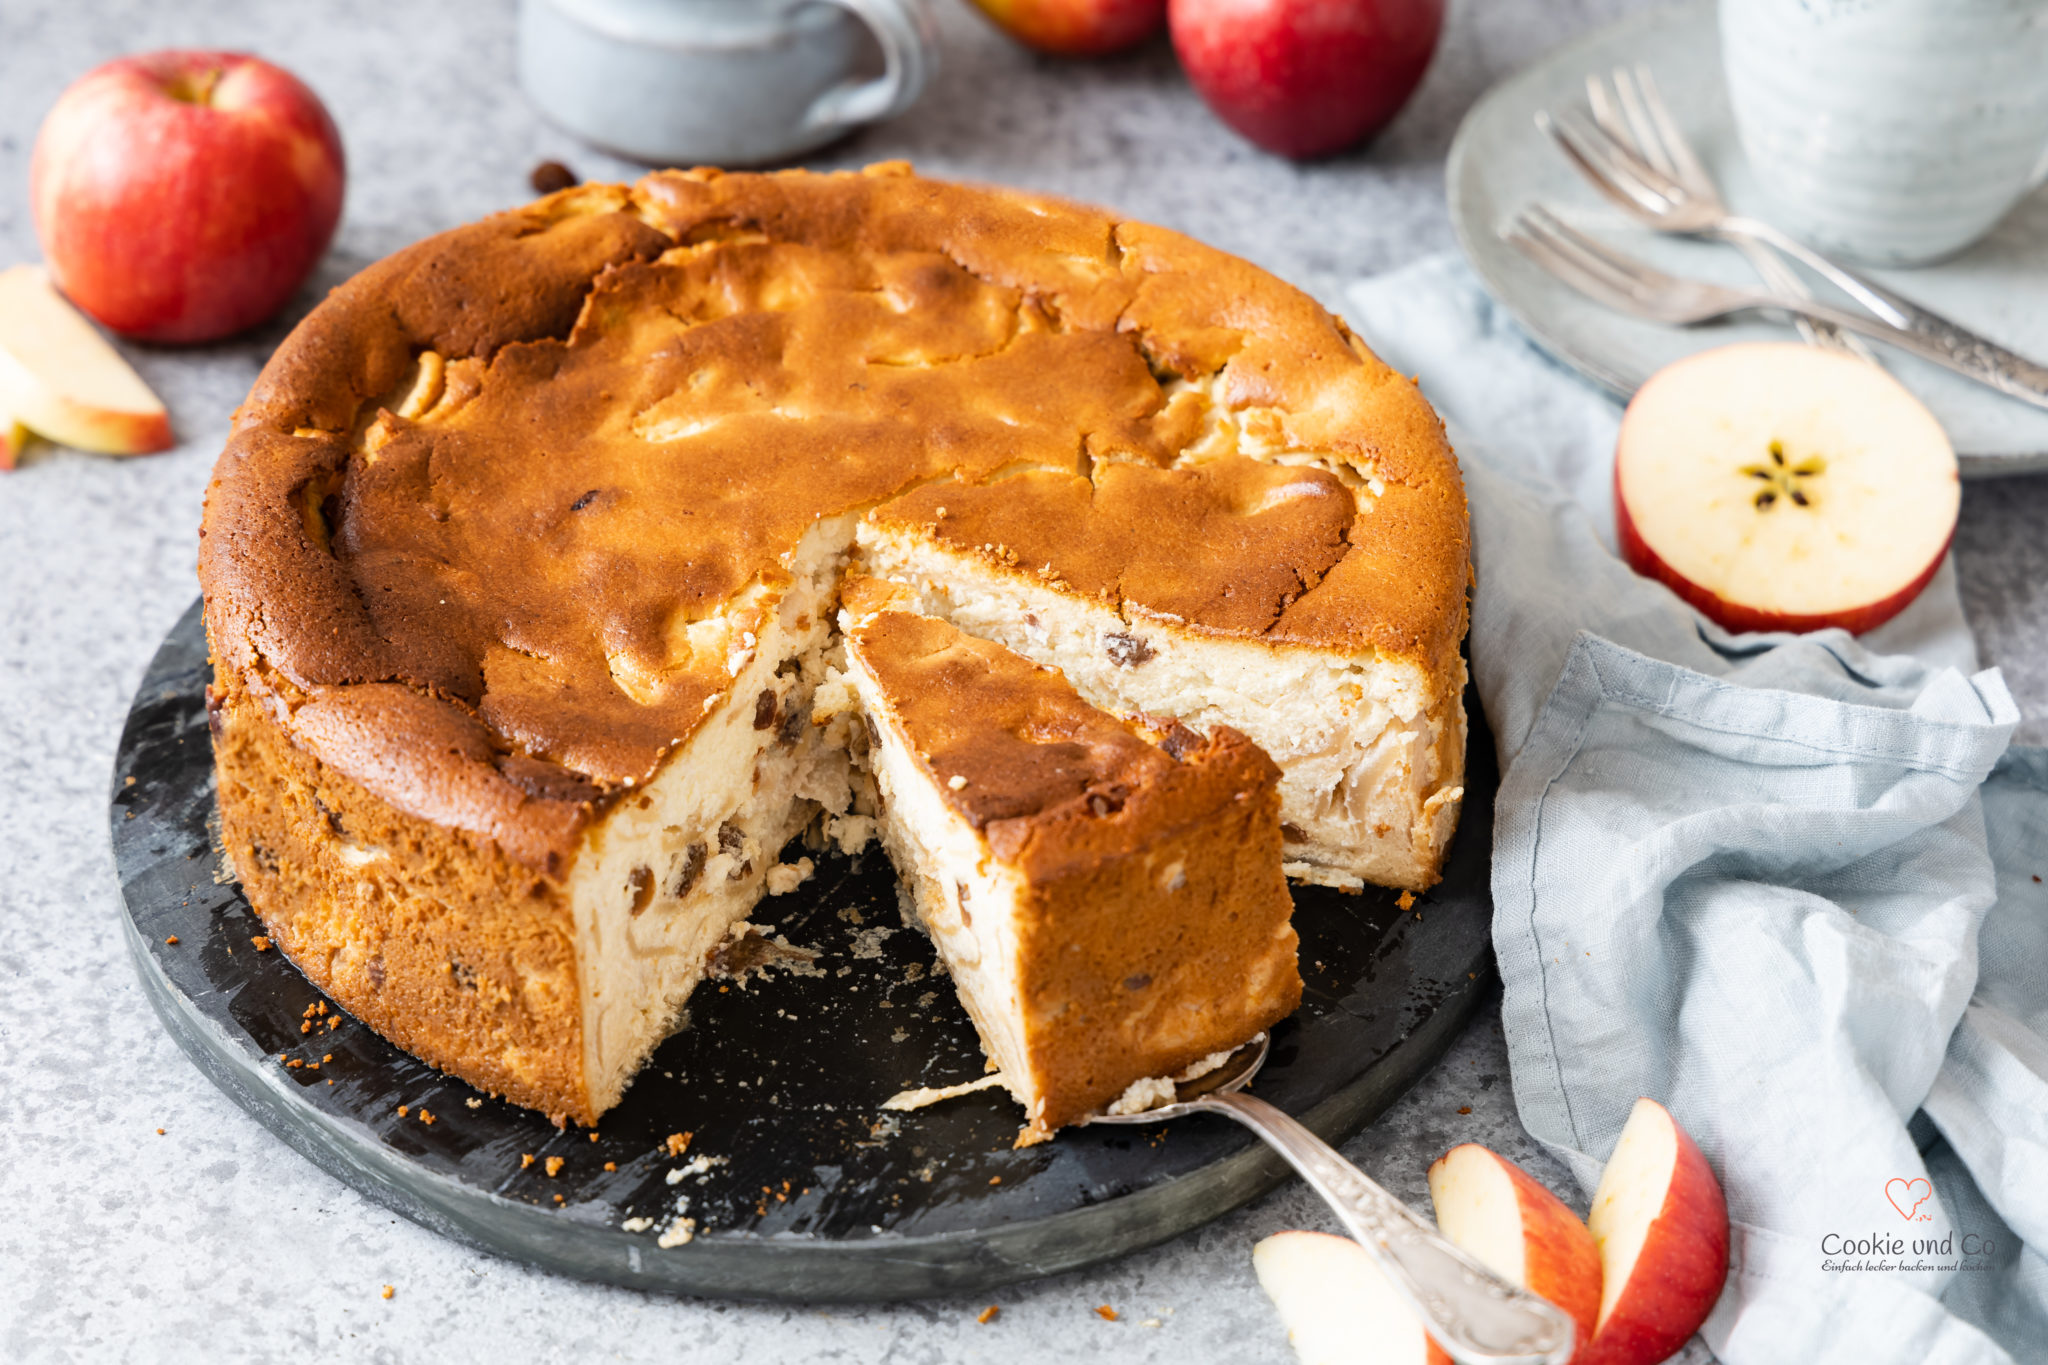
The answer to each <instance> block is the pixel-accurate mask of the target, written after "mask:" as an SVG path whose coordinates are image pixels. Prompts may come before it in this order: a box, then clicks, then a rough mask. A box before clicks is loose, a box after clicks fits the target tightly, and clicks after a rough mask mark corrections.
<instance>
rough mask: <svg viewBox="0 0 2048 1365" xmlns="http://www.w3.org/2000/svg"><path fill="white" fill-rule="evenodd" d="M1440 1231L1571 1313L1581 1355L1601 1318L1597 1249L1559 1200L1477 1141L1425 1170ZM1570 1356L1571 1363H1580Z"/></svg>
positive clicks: (1502, 1273)
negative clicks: (1598, 1319) (1595, 1322)
mask: <svg viewBox="0 0 2048 1365" xmlns="http://www.w3.org/2000/svg"><path fill="white" fill-rule="evenodd" d="M1429 1198H1430V1202H1431V1203H1433V1204H1434V1205H1435V1206H1436V1225H1437V1228H1438V1229H1439V1230H1440V1231H1441V1232H1442V1233H1443V1234H1444V1236H1446V1237H1448V1238H1450V1239H1451V1240H1452V1241H1453V1242H1456V1243H1457V1244H1458V1245H1459V1246H1461V1247H1463V1248H1464V1249H1465V1250H1467V1251H1469V1252H1471V1253H1472V1254H1473V1255H1474V1256H1477V1257H1478V1258H1479V1259H1480V1261H1482V1262H1483V1263H1484V1264H1485V1265H1486V1267H1487V1268H1488V1269H1489V1270H1492V1271H1493V1272H1494V1273H1495V1274H1496V1275H1499V1276H1500V1277H1501V1278H1502V1279H1504V1280H1507V1281H1509V1282H1510V1283H1512V1284H1517V1285H1520V1286H1521V1287H1522V1288H1524V1289H1527V1290H1528V1291H1529V1292H1530V1293H1532V1294H1539V1295H1541V1296H1542V1297H1544V1298H1546V1299H1549V1300H1550V1301H1551V1302H1552V1303H1554V1304H1556V1305H1557V1306H1558V1307H1559V1308H1562V1309H1564V1311H1565V1312H1567V1313H1569V1314H1571V1318H1572V1324H1573V1326H1575V1327H1576V1328H1577V1329H1578V1342H1579V1350H1580V1353H1583V1351H1584V1349H1585V1346H1586V1344H1587V1343H1588V1342H1590V1341H1592V1339H1593V1323H1594V1321H1595V1319H1596V1318H1597V1317H1598V1316H1599V1313H1600V1249H1599V1247H1597V1246H1596V1245H1594V1242H1593V1234H1592V1233H1590V1232H1588V1231H1587V1230H1586V1225H1585V1224H1584V1223H1582V1222H1580V1221H1579V1216H1578V1215H1577V1214H1576V1213H1573V1212H1572V1211H1571V1210H1570V1209H1569V1208H1567V1207H1566V1206H1565V1204H1564V1202H1563V1201H1562V1200H1560V1199H1559V1198H1558V1197H1557V1196H1556V1195H1554V1194H1552V1193H1551V1192H1550V1191H1549V1190H1547V1189H1545V1188H1544V1187H1543V1186H1542V1185H1541V1184H1539V1183H1538V1182H1537V1181H1536V1180H1534V1179H1532V1178H1531V1177H1530V1176H1529V1175H1528V1174H1527V1173H1526V1172H1525V1171H1523V1170H1522V1168H1521V1167H1519V1166H1517V1165H1515V1163H1514V1162H1512V1161H1509V1160H1508V1159H1507V1158H1506V1157H1504V1156H1501V1155H1500V1154H1499V1153H1497V1152H1491V1151H1488V1150H1487V1149H1486V1148H1484V1147H1481V1146H1480V1145H1479V1144H1478V1143H1476V1142H1467V1143H1464V1144H1462V1145H1460V1146H1457V1147H1453V1148H1451V1150H1450V1151H1448V1152H1445V1153H1444V1154H1443V1155H1442V1156H1441V1157H1438V1158H1437V1160H1436V1164H1435V1165H1433V1166H1431V1167H1430V1168H1429ZM1577 1358H1578V1355H1577V1354H1575V1355H1574V1357H1573V1359H1575V1360H1576V1359H1577Z"/></svg>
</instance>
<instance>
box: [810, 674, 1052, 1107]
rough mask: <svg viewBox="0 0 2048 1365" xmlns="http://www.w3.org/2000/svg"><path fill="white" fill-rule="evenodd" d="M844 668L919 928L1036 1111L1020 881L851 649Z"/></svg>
mask: <svg viewBox="0 0 2048 1365" xmlns="http://www.w3.org/2000/svg"><path fill="white" fill-rule="evenodd" d="M847 673H848V676H849V677H850V678H851V679H852V681H853V684H854V688H855V690H856V691H857V692H858V694H859V698H860V704H861V709H862V711H863V713H864V714H865V715H866V717H867V718H868V720H869V722H870V723H872V724H873V725H874V727H875V730H874V735H875V742H873V743H871V744H869V745H868V747H867V753H866V757H865V765H866V767H867V770H868V772H869V773H871V774H872V778H873V781H874V783H875V785H876V787H877V788H879V790H880V795H881V802H880V804H881V806H882V807H883V809H885V810H886V811H887V812H888V818H886V819H884V820H883V821H882V822H881V836H882V845H883V847H884V848H885V849H886V850H887V851H888V854H889V861H890V863H891V865H892V866H894V867H895V869H896V875H897V876H898V877H900V878H901V879H902V880H903V884H904V889H905V890H906V891H907V892H908V896H909V900H910V902H911V904H912V905H913V906H914V908H915V920H916V923H917V925H918V927H919V928H921V929H923V930H924V932H925V933H926V934H928V935H930V936H931V939H932V941H933V946H934V947H936V948H937V950H938V954H939V959H940V961H942V962H944V963H945V964H946V968H947V970H948V971H949V972H950V973H951V975H952V978H953V987H954V989H955V990H956V991H957V992H958V993H959V996H960V1003H961V1005H962V1006H964V1007H965V1008H966V1010H967V1014H968V1017H969V1018H971V1019H972V1020H973V1021H974V1027H975V1030H976V1031H977V1032H978V1033H979V1034H980V1035H981V1043H982V1049H983V1051H985V1052H986V1053H987V1054H988V1057H989V1060H990V1061H992V1062H994V1063H995V1065H996V1068H997V1070H998V1071H999V1072H1000V1074H1001V1075H1002V1077H1003V1084H1004V1086H1005V1087H1006V1088H1007V1089H1008V1090H1009V1092H1010V1094H1011V1095H1012V1096H1013V1097H1015V1099H1016V1101H1017V1103H1019V1104H1021V1105H1023V1106H1024V1109H1025V1112H1026V1113H1027V1114H1031V1115H1032V1116H1034V1117H1035V1116H1036V1115H1037V1114H1038V1113H1039V1112H1040V1110H1041V1109H1042V1101H1041V1100H1040V1098H1039V1093H1038V1092H1039V1084H1038V1077H1037V1074H1036V1071H1035V1069H1034V1068H1033V1066H1032V1064H1031V1057H1030V1053H1029V1050H1028V1048H1027V1046H1026V1039H1025V1037H1024V1032H1023V1023H1024V1018H1025V1005H1024V994H1023V990H1022V987H1021V985H1020V984H1019V981H1018V978H1017V964H1018V944H1017V935H1016V919H1015V910H1014V907H1015V904H1016V901H1017V898H1018V895H1019V892H1020V891H1021V890H1022V887H1021V885H1020V884H1019V882H1018V878H1017V875H1016V873H1015V872H1013V871H1011V870H1010V869H1009V868H1007V867H1005V866H1004V865H1003V864H1001V863H1000V862H997V861H996V860H994V859H991V858H989V857H988V856H987V853H986V851H985V850H984V848H983V847H982V841H981V836H980V834H979V833H977V832H976V830H975V829H974V827H973V826H972V825H971V824H969V823H968V821H967V820H966V819H965V818H964V817H963V816H961V815H960V814H959V812H957V811H955V810H954V809H953V808H952V807H951V806H949V805H948V804H947V803H946V802H945V800H944V799H943V798H941V797H940V796H939V794H938V792H937V790H936V789H935V788H934V787H933V786H932V784H931V781H930V780H929V779H928V778H927V777H926V776H925V774H924V773H923V772H921V771H920V770H919V768H918V763H917V759H916V757H915V756H914V754H913V749H914V745H913V744H912V743H911V741H910V739H909V737H908V736H907V735H906V734H905V733H904V732H903V727H902V725H901V723H900V722H899V721H898V720H897V719H896V717H895V716H894V714H893V713H892V711H891V708H890V707H889V705H888V704H887V702H886V700H885V699H884V696H885V694H884V692H883V689H882V688H881V685H880V684H879V683H878V682H877V681H876V679H875V677H874V675H873V674H872V673H870V672H869V671H868V670H867V669H866V668H865V667H863V666H862V665H861V662H860V659H859V656H858V654H857V653H856V652H854V651H851V650H849V651H848V656H847ZM905 918H910V916H906V917H905Z"/></svg>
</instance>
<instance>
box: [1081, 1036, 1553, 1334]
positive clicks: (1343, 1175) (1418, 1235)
mask: <svg viewBox="0 0 2048 1365" xmlns="http://www.w3.org/2000/svg"><path fill="white" fill-rule="evenodd" d="M1265 1061H1266V1040H1265V1039H1264V1038H1260V1039H1259V1040H1258V1041H1257V1042H1254V1043H1249V1044H1246V1045H1245V1046H1244V1047H1241V1048H1239V1049H1238V1050H1237V1051H1236V1052H1235V1053H1233V1054H1232V1055H1231V1058H1230V1060H1229V1061H1227V1062H1225V1063H1224V1064H1223V1065H1222V1066H1221V1067H1219V1068H1217V1069H1216V1070H1215V1071H1212V1072H1210V1073H1209V1074H1208V1075H1206V1076H1200V1077H1197V1078H1196V1079H1194V1080H1192V1081H1186V1082H1183V1083H1181V1084H1180V1085H1179V1086H1177V1087H1176V1089H1175V1093H1174V1102H1173V1103H1172V1104H1163V1105H1160V1106H1159V1107H1158V1108H1155V1109H1147V1110H1144V1111H1142V1112H1140V1113H1136V1114H1098V1115H1097V1116H1095V1117H1094V1118H1091V1119H1089V1120H1088V1122H1089V1123H1137V1124H1152V1123H1157V1122H1159V1121H1160V1120H1161V1119H1172V1118H1179V1117H1180V1116H1181V1115H1183V1114H1196V1113H1210V1114H1223V1115H1226V1116H1228V1117H1230V1118H1232V1119H1235V1120H1236V1121H1237V1122H1239V1123H1241V1124H1243V1125H1244V1126H1245V1127H1247V1128H1249V1129H1251V1130H1252V1131H1253V1132H1254V1133H1257V1134H1258V1135H1259V1136H1260V1137H1261V1138H1264V1139H1265V1141H1266V1144H1267V1145H1268V1146H1269V1147H1271V1148H1272V1149H1273V1150H1274V1151H1276V1152H1278V1153H1280V1155H1281V1156H1284V1157H1286V1158H1287V1163H1288V1164H1289V1165H1290V1166H1292V1167H1294V1169H1295V1170H1296V1172H1298V1173H1299V1174H1300V1176H1301V1178H1302V1179H1303V1180H1306V1181H1307V1182H1308V1185H1309V1188H1310V1189H1312V1190H1314V1191H1315V1192H1316V1193H1317V1194H1319V1195H1321V1196H1322V1197H1323V1201H1324V1202H1325V1203H1327V1204H1328V1205H1329V1206H1330V1207H1331V1209H1333V1210H1334V1211H1335V1212H1336V1214H1337V1217H1338V1219H1339V1220H1340V1221H1341V1222H1342V1223H1343V1224H1344V1228H1345V1230H1346V1231H1347V1232H1349V1233H1350V1234H1351V1235H1352V1236H1353V1237H1355V1238H1357V1239H1358V1244H1359V1245H1360V1246H1362V1247H1364V1248H1365V1249H1366V1250H1367V1251H1368V1252H1370V1253H1372V1255H1373V1257H1374V1259H1376V1260H1377V1261H1378V1262H1379V1265H1380V1268H1381V1269H1382V1270H1384V1271H1386V1273H1387V1278H1388V1279H1390V1280H1392V1281H1393V1283H1394V1287H1395V1288H1396V1289H1398V1290H1399V1291H1400V1293H1401V1296H1402V1297H1403V1298H1405V1299H1407V1300H1408V1304H1409V1306H1410V1307H1411V1308H1413V1309H1414V1310H1415V1311H1416V1312H1417V1313H1418V1314H1420V1315H1421V1317H1422V1320H1423V1322H1424V1323H1426V1324H1427V1325H1428V1328H1429V1334H1430V1335H1431V1336H1433V1337H1435V1338H1436V1340H1437V1343H1438V1344H1439V1345H1441V1346H1442V1347H1443V1348H1444V1350H1445V1351H1446V1352H1448V1353H1449V1354H1450V1356H1451V1358H1452V1359H1453V1360H1456V1361H1458V1362H1459V1365H1480V1362H1485V1363H1486V1365H1562V1362H1563V1361H1564V1360H1565V1359H1566V1358H1567V1357H1569V1356H1570V1355H1571V1353H1572V1320H1571V1319H1570V1318H1569V1317H1568V1316H1566V1314H1565V1312H1564V1310H1563V1309H1561V1308H1558V1307H1557V1306H1556V1305H1554V1304H1552V1303H1550V1302H1548V1301H1547V1300H1545V1299H1540V1298H1538V1297H1537V1296H1536V1295H1534V1294H1531V1293H1530V1292H1529V1291H1528V1290H1526V1289H1518V1288H1516V1287H1515V1286H1514V1285H1511V1284H1509V1283H1508V1282H1507V1281H1506V1280H1503V1279H1502V1278H1500V1276H1498V1275H1496V1274H1494V1273H1493V1272H1492V1271H1491V1270H1488V1269H1487V1268H1486V1267H1485V1266H1483V1265H1481V1264H1480V1263H1479V1262H1478V1260H1477V1259H1475V1258H1474V1257H1472V1256H1471V1255H1469V1254H1467V1253H1466V1252H1464V1251H1461V1250H1460V1249H1459V1248H1458V1247H1457V1246H1455V1245H1453V1244H1452V1243H1451V1241H1450V1240H1449V1239H1448V1238H1446V1237H1445V1236H1444V1235H1443V1234H1442V1233H1440V1232H1438V1231H1437V1230H1436V1229H1435V1228H1434V1227H1431V1226H1430V1224H1429V1223H1428V1221H1427V1220H1425V1219H1424V1218H1422V1217H1421V1216H1420V1215H1419V1214H1417V1213H1415V1212H1414V1211H1413V1210H1412V1209H1410V1208H1409V1207H1408V1206H1407V1205H1405V1204H1403V1203H1402V1202H1401V1201H1400V1200H1398V1199H1396V1198H1394V1196H1393V1195H1391V1194H1388V1193H1387V1192H1386V1191H1385V1190H1383V1189H1381V1188H1380V1187H1379V1186H1378V1185H1377V1184H1375V1183H1374V1182H1373V1181H1372V1179H1371V1178H1370V1177H1369V1176H1367V1175H1366V1174H1365V1172H1363V1171H1361V1170H1359V1169H1358V1168H1357V1167H1356V1166H1354V1165H1352V1164H1351V1163H1350V1162H1348V1161H1346V1160H1345V1159H1344V1158H1343V1157H1341V1156H1339V1155H1338V1154H1337V1149H1336V1148H1334V1147H1332V1146H1330V1144H1329V1143H1327V1142H1324V1141H1323V1140H1322V1139H1321V1138H1319V1137H1317V1136H1316V1135H1315V1134H1314V1133H1311V1132H1310V1131H1309V1130H1308V1129H1306V1128H1304V1127H1302V1126H1301V1125H1300V1124H1299V1123H1296V1122H1295V1121H1294V1120H1293V1119H1291V1118H1289V1117H1288V1116H1287V1115H1286V1114H1284V1113H1282V1112H1281V1111H1280V1110H1278V1109H1275V1108H1274V1107H1273V1106H1272V1105H1270V1104H1268V1103H1266V1102H1265V1101H1264V1100H1262V1099H1259V1098H1258V1097H1257V1096H1255V1095H1247V1094H1245V1093H1244V1088H1245V1086H1246V1085H1248V1084H1250V1082H1251V1079H1252V1077H1253V1076H1256V1075H1257V1074H1258V1072H1259V1068H1260V1067H1261V1066H1263V1065H1265Z"/></svg>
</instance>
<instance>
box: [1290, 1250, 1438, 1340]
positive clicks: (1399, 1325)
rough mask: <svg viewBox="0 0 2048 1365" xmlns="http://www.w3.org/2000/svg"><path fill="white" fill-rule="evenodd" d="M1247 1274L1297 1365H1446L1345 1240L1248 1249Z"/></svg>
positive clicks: (1380, 1276)
mask: <svg viewBox="0 0 2048 1365" xmlns="http://www.w3.org/2000/svg"><path fill="white" fill-rule="evenodd" d="M1252 1269H1254V1270H1255V1271H1257V1272H1258V1276H1259V1287H1260V1288H1262V1289H1264V1290H1265V1291H1266V1297H1267V1298H1269V1299H1271V1300H1272V1301H1273V1306H1274V1307H1275V1308H1277V1309H1279V1310H1280V1321H1281V1322H1282V1323H1284V1324H1285V1325H1286V1327H1287V1340H1288V1341H1289V1342H1290V1343H1291V1344H1292V1345H1293V1347H1294V1354H1295V1355H1296V1356H1298V1357H1300V1359H1301V1362H1302V1365H1451V1358H1450V1357H1449V1356H1448V1355H1446V1354H1445V1353H1444V1349H1443V1347H1441V1346H1439V1345H1437V1344H1436V1342H1434V1341H1433V1340H1431V1339H1430V1337H1429V1334H1428V1333H1427V1332H1425V1331H1423V1329H1422V1319H1421V1318H1419V1317H1417V1316H1416V1315H1415V1310H1414V1309H1412V1308H1410V1307H1409V1306H1408V1304H1407V1303H1406V1301H1404V1300H1403V1299H1402V1298H1401V1295H1400V1294H1399V1292H1397V1291H1396V1290H1395V1288H1394V1286H1393V1284H1392V1283H1391V1282H1390V1281H1389V1280H1388V1279H1387V1277H1386V1274H1385V1273H1384V1272H1383V1271H1381V1269H1380V1268H1379V1266H1378V1265H1377V1264H1375V1263H1374V1261H1373V1259H1372V1257H1371V1255H1369V1254H1368V1253H1367V1252H1366V1249H1365V1248H1364V1247H1362V1246H1360V1245H1359V1244H1358V1243H1356V1242H1354V1241H1352V1240H1351V1239H1350V1238H1349V1237H1333V1236H1331V1235H1330V1234H1329V1233H1327V1232H1276V1233H1274V1234H1273V1235H1272V1236H1271V1237H1268V1238H1266V1239H1265V1240H1264V1241H1262V1242H1260V1243H1259V1244H1258V1245H1257V1246H1255V1247H1253V1248H1252Z"/></svg>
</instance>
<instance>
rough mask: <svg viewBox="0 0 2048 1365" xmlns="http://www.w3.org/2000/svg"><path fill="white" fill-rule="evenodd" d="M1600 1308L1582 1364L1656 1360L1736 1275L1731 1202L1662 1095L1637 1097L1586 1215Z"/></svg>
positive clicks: (1692, 1328)
mask: <svg viewBox="0 0 2048 1365" xmlns="http://www.w3.org/2000/svg"><path fill="white" fill-rule="evenodd" d="M1586 1225H1587V1227H1588V1228H1590V1229H1591V1231H1592V1233H1593V1240H1594V1242H1595V1243H1597V1244H1598V1245H1599V1247H1600V1269H1601V1281H1602V1282H1601V1292H1600V1317H1599V1320H1598V1322H1597V1323H1596V1324H1595V1326H1594V1328H1593V1340H1592V1342H1591V1343H1590V1344H1589V1345H1588V1346H1587V1347H1586V1349H1585V1350H1583V1351H1581V1352H1579V1354H1578V1355H1577V1356H1576V1357H1574V1365H1652V1362H1654V1361H1659V1360H1663V1359H1664V1358H1665V1357H1667V1356H1670V1355H1672V1354H1674V1353H1675V1352H1676V1351H1677V1350H1678V1349H1679V1348H1680V1347H1681V1346H1683V1345H1685V1343H1686V1341H1687V1340H1688V1339H1689V1338H1690V1337H1691V1336H1692V1334H1693V1333H1694V1332H1696V1331H1698V1330H1699V1327H1700V1324H1701V1323H1703V1322H1705V1321H1706V1320H1707V1314H1708V1313H1709V1312H1711V1311H1713V1307H1714V1302H1715V1300H1717V1299H1719V1298H1720V1297H1721V1287H1722V1285H1723V1284H1724V1283H1725V1282H1726V1281H1727V1279H1728V1203H1727V1200H1726V1199H1724V1198H1723V1197H1722V1195H1721V1182H1720V1181H1718V1180H1716V1179H1715V1178H1714V1172H1713V1169H1712V1168H1711V1167H1709V1166H1708V1165H1707V1159H1706V1157H1704V1156H1702V1155H1701V1154H1700V1149H1699V1147H1698V1146H1697V1145H1695V1144H1694V1142H1693V1140H1692V1139H1691V1138H1690V1137H1688V1136H1686V1132H1685V1130H1684V1129H1683V1128H1680V1127H1679V1126H1678V1121H1677V1120H1676V1119H1674V1118H1672V1117H1671V1115H1670V1114H1669V1113H1668V1112H1667V1111H1666V1110H1665V1108H1664V1106H1663V1105H1661V1104H1659V1103H1657V1102H1656V1101H1655V1100H1649V1099H1642V1100H1637V1101H1636V1107H1635V1108H1634V1109H1633V1110H1632V1111H1630V1113H1629V1116H1628V1122H1627V1123H1626V1124H1625V1125H1623V1127H1622V1130H1621V1140H1620V1141H1619V1142H1617V1143H1616V1144H1615V1147H1614V1155H1613V1156H1611V1157H1609V1158H1608V1161H1607V1169H1606V1170H1605V1171H1603V1172H1601V1175H1600V1187H1599V1188H1598V1189H1597V1190H1595V1191H1594V1192H1593V1209H1592V1212H1591V1214H1589V1215H1588V1217H1587V1219H1586Z"/></svg>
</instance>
